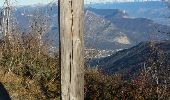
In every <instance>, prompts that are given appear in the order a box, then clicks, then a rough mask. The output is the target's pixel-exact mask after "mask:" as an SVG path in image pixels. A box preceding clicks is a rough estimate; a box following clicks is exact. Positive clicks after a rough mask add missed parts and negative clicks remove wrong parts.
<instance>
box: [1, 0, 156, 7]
mask: <svg viewBox="0 0 170 100" xmlns="http://www.w3.org/2000/svg"><path fill="white" fill-rule="evenodd" d="M11 1H12V2H14V4H15V5H32V4H38V3H49V2H52V1H57V0H11ZM16 1H17V2H16ZM84 1H85V3H90V2H91V3H94V2H113V1H134V0H84ZM144 1H145V0H144ZM153 1H156V0H153ZM3 2H4V0H0V6H2V5H3Z"/></svg>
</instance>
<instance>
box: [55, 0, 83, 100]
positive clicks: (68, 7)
mask: <svg viewBox="0 0 170 100" xmlns="http://www.w3.org/2000/svg"><path fill="white" fill-rule="evenodd" d="M58 4H59V27H60V28H59V30H60V58H61V98H62V100H84V42H83V36H84V35H83V32H84V29H83V27H84V26H83V22H84V18H83V17H84V0H59V2H58Z"/></svg>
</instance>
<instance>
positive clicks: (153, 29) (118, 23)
mask: <svg viewBox="0 0 170 100" xmlns="http://www.w3.org/2000/svg"><path fill="white" fill-rule="evenodd" d="M139 5H140V4H139ZM141 5H142V4H141ZM36 8H37V7H35V6H24V7H17V8H16V9H17V10H16V11H15V12H14V16H16V19H17V23H18V24H19V26H21V27H22V28H21V29H22V30H23V31H29V30H28V29H29V28H28V26H27V25H28V23H30V19H32V17H31V16H33V15H35V12H40V13H43V14H45V16H47V17H48V18H50V19H49V20H50V21H49V25H50V27H49V31H48V32H47V34H45V35H44V36H43V37H44V39H45V40H47V41H50V42H52V44H53V46H56V47H58V45H59V44H58V40H59V36H58V24H57V23H58V22H57V20H56V19H57V17H58V15H57V12H58V8H57V6H56V4H49V5H45V6H38V8H39V9H40V10H39V11H36V10H35V9H36ZM47 12H48V13H47ZM141 23H142V24H141ZM169 31H170V28H169V27H168V26H166V25H161V24H158V23H156V22H154V21H152V20H151V19H147V18H131V15H130V14H129V13H128V12H126V11H125V10H121V9H105V8H101V9H95V8H86V9H85V41H86V42H85V43H86V47H90V48H97V49H101V50H103V49H105V50H106V49H109V50H113V49H125V48H130V47H132V46H135V45H137V44H138V43H140V42H142V41H147V40H166V39H168V36H167V35H166V34H165V33H166V32H169Z"/></svg>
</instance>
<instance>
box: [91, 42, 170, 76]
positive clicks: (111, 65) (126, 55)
mask: <svg viewBox="0 0 170 100" xmlns="http://www.w3.org/2000/svg"><path fill="white" fill-rule="evenodd" d="M169 60H170V41H162V42H156V41H154V42H142V43H140V44H138V45H137V46H134V47H132V48H130V49H125V50H122V51H119V52H117V53H115V54H113V55H111V56H109V57H105V58H101V59H96V60H92V61H91V62H90V63H91V65H92V66H99V68H101V69H102V70H103V71H104V72H105V73H110V74H113V73H122V74H124V75H134V74H137V73H138V72H139V71H140V70H142V69H144V67H146V68H149V67H151V65H152V63H158V66H159V63H162V64H163V65H161V66H166V67H167V68H166V70H168V71H170V63H169ZM157 61H158V62H157ZM159 61H160V62H159ZM161 61H162V62H161ZM159 67H160V66H159ZM164 71H165V69H164Z"/></svg>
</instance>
